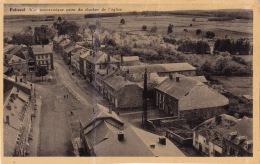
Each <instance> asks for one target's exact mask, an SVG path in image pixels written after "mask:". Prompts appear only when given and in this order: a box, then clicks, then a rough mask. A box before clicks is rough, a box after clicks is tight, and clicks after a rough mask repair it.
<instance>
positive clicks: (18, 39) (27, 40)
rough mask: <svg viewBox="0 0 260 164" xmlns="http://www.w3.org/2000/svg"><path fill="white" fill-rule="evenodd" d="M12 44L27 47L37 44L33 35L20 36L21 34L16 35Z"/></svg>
mask: <svg viewBox="0 0 260 164" xmlns="http://www.w3.org/2000/svg"><path fill="white" fill-rule="evenodd" d="M11 43H12V44H18V45H20V44H24V45H26V46H31V45H33V44H35V43H34V37H33V35H29V34H20V33H17V34H14V35H13V36H12V40H11Z"/></svg>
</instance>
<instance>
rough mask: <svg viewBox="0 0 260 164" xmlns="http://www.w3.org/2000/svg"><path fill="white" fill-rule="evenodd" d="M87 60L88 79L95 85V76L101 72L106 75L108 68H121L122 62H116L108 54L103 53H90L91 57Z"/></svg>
mask: <svg viewBox="0 0 260 164" xmlns="http://www.w3.org/2000/svg"><path fill="white" fill-rule="evenodd" d="M85 60H86V67H85V68H86V75H85V77H86V79H87V80H88V81H89V82H90V83H91V84H93V85H95V79H96V78H95V74H96V73H97V72H100V73H102V74H105V73H106V71H107V68H109V69H112V68H119V67H120V61H118V60H116V59H115V58H113V57H112V56H110V55H108V54H107V53H104V52H101V51H97V52H96V51H92V50H91V51H90V55H89V56H87V57H86V58H85Z"/></svg>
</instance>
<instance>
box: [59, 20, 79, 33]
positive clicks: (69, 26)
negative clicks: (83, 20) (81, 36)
mask: <svg viewBox="0 0 260 164" xmlns="http://www.w3.org/2000/svg"><path fill="white" fill-rule="evenodd" d="M57 29H58V35H65V34H68V35H69V36H73V35H77V33H78V31H79V25H78V24H77V23H76V22H75V21H70V22H68V21H66V20H64V21H62V22H60V23H59V24H58V25H57Z"/></svg>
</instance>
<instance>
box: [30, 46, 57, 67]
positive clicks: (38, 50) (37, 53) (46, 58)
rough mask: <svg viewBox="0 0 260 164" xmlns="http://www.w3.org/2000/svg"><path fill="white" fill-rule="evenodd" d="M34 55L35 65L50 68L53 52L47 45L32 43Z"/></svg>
mask: <svg viewBox="0 0 260 164" xmlns="http://www.w3.org/2000/svg"><path fill="white" fill-rule="evenodd" d="M31 51H32V53H33V55H34V60H35V65H36V66H41V67H45V68H46V69H47V70H52V69H53V68H54V66H53V53H52V49H51V47H50V46H49V45H34V46H32V47H31Z"/></svg>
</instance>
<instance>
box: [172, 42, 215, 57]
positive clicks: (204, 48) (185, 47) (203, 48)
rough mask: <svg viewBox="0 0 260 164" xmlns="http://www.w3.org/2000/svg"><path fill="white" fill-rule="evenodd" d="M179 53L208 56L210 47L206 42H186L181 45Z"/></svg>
mask: <svg viewBox="0 0 260 164" xmlns="http://www.w3.org/2000/svg"><path fill="white" fill-rule="evenodd" d="M177 50H178V51H181V52H183V53H196V54H207V53H210V47H209V45H208V43H207V42H205V41H197V42H195V41H191V40H186V41H184V42H183V43H182V44H180V45H179V46H178V48H177Z"/></svg>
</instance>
